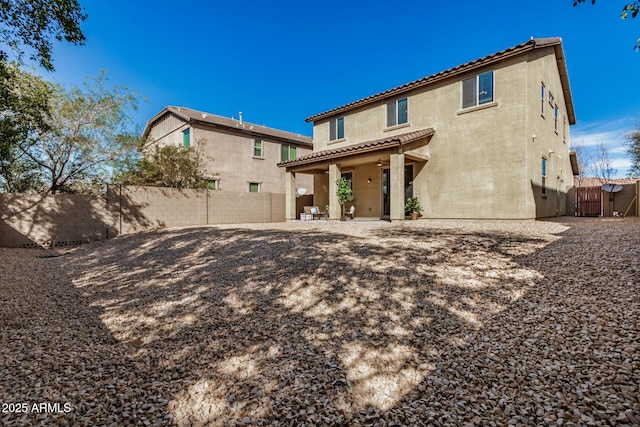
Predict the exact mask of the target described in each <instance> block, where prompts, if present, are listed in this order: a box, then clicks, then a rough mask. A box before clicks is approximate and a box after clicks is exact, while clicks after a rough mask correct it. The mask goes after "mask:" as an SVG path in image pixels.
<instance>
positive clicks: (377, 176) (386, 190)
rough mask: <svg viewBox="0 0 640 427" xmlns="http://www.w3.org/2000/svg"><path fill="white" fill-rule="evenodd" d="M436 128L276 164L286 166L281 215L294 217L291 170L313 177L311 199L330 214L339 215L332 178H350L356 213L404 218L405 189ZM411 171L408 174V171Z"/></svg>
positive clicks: (426, 156)
mask: <svg viewBox="0 0 640 427" xmlns="http://www.w3.org/2000/svg"><path fill="white" fill-rule="evenodd" d="M434 134H435V128H433V127H429V128H425V129H421V130H417V131H413V132H408V133H403V134H397V135H392V136H389V137H386V138H381V139H377V140H372V141H367V142H362V143H358V144H354V145H347V146H341V147H337V148H334V149H328V150H323V151H315V152H312V153H309V154H307V155H304V156H301V157H298V158H296V159H292V160H288V161H285V162H282V163H279V164H278V166H280V167H284V168H286V181H285V182H286V214H285V215H286V220H287V221H291V220H294V219H296V218H297V214H298V212H296V189H297V186H296V175H297V174H311V175H313V176H314V204H315V205H317V206H320V207H324V206H325V205H328V206H329V219H330V220H339V219H340V217H341V214H342V212H341V207H340V204H339V202H338V197H337V195H336V192H337V183H336V182H337V181H338V180H339V179H340V178H341V177H343V176H344V177H345V178H346V179H350V180H351V183H352V189H353V191H354V200H351V201H350V202H348V203H347V206H350V205H352V206H355V209H356V215H357V216H358V217H370V218H376V217H377V218H385V219H390V220H391V221H403V220H404V219H405V210H404V206H405V199H406V193H407V190H408V189H410V191H413V190H412V189H413V185H414V180H415V178H417V176H418V175H419V174H420V172H421V171H422V170H423V169H424V166H425V165H426V164H427V162H428V161H429V146H428V144H429V142H430V141H431V137H432V136H433V135H434ZM409 175H411V176H409Z"/></svg>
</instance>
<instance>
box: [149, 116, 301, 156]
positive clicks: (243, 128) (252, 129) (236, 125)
mask: <svg viewBox="0 0 640 427" xmlns="http://www.w3.org/2000/svg"><path fill="white" fill-rule="evenodd" d="M167 113H172V114H175V115H176V116H178V117H180V118H181V119H183V120H185V121H187V122H199V123H204V124H207V125H211V126H214V127H220V128H226V129H230V130H237V131H239V132H243V133H247V134H250V135H254V136H258V137H260V136H264V137H271V138H275V139H277V140H279V141H287V142H292V143H295V144H298V145H302V146H307V147H309V148H312V147H313V142H312V138H310V137H308V136H304V135H300V134H296V133H292V132H287V131H283V130H279V129H274V128H270V127H266V126H260V125H256V124H253V123H248V122H243V121H240V120H235V119H229V118H226V117H222V116H218V115H215V114H210V113H205V112H203V111H197V110H193V109H191V108H185V107H174V106H170V105H169V106H166V107H165V108H164V109H163V110H162V111H160V112H159V113H158V114H156V115H155V116H154V117H153V118H152V119H151V120H149V121H148V122H147V126H146V127H145V130H144V136H145V137H146V136H147V135H148V132H149V130H150V128H151V126H152V125H153V123H154V122H155V121H156V120H158V119H159V118H160V117H162V116H163V115H165V114H167Z"/></svg>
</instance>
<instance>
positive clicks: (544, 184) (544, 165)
mask: <svg viewBox="0 0 640 427" xmlns="http://www.w3.org/2000/svg"><path fill="white" fill-rule="evenodd" d="M542 195H543V196H546V195H547V159H545V158H544V157H543V158H542Z"/></svg>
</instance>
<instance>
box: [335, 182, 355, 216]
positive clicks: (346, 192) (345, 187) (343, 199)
mask: <svg viewBox="0 0 640 427" xmlns="http://www.w3.org/2000/svg"><path fill="white" fill-rule="evenodd" d="M336 184H338V191H336V195H337V196H338V203H340V211H341V212H342V216H340V221H346V220H347V216H346V215H345V214H344V204H345V203H347V202H348V201H349V199H350V198H351V193H353V191H352V190H351V180H346V179H344V178H340V179H339V180H337V181H336Z"/></svg>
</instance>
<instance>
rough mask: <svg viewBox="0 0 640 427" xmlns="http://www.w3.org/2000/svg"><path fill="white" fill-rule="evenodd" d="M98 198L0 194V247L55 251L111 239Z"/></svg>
mask: <svg viewBox="0 0 640 427" xmlns="http://www.w3.org/2000/svg"><path fill="white" fill-rule="evenodd" d="M114 224H115V218H114V217H113V216H112V215H111V214H110V212H109V210H108V208H107V201H106V199H105V198H103V197H101V196H80V195H74V194H59V195H25V194H0V246H3V247H45V248H46V247H57V246H67V245H73V244H79V243H83V242H88V241H92V240H101V239H106V238H108V237H110V231H111V232H112V231H113V229H114Z"/></svg>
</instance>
